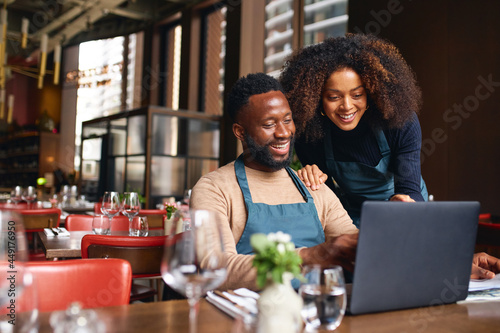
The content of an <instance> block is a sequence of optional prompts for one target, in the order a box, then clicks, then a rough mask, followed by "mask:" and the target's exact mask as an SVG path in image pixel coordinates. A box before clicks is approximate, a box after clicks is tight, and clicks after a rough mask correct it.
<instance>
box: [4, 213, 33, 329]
mask: <svg viewBox="0 0 500 333" xmlns="http://www.w3.org/2000/svg"><path fill="white" fill-rule="evenodd" d="M27 259H28V246H27V240H26V233H25V231H24V227H23V224H22V222H20V221H18V220H17V219H14V218H13V216H12V215H11V214H10V212H8V211H0V314H1V316H0V331H2V332H3V331H4V329H9V328H10V330H12V325H11V324H9V322H8V320H9V319H11V318H10V317H9V314H10V313H11V312H12V311H13V312H14V314H15V313H16V311H17V309H12V308H9V306H11V305H12V304H15V302H16V301H17V299H18V298H19V297H20V296H21V295H22V293H23V289H24V286H25V285H26V284H25V283H24V282H25V279H26V278H27V274H26V268H25V266H24V264H25V262H26V261H27ZM25 275H26V276H25ZM14 307H15V305H14Z"/></svg>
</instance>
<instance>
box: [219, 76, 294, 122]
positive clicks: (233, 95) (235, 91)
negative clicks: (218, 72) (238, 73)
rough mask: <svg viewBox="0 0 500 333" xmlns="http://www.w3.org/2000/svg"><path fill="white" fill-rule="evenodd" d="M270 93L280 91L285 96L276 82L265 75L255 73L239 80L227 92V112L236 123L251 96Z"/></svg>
mask: <svg viewBox="0 0 500 333" xmlns="http://www.w3.org/2000/svg"><path fill="white" fill-rule="evenodd" d="M270 91H281V92H282V93H283V95H284V94H285V92H284V90H283V87H282V86H281V84H280V83H279V82H278V80H276V79H275V78H273V77H272V76H269V75H267V74H264V73H255V74H248V75H247V76H244V77H241V78H239V79H238V81H236V83H235V84H234V86H233V87H232V89H231V91H230V92H229V96H228V99H227V110H228V112H229V116H230V117H231V119H232V120H233V122H236V118H237V116H238V114H239V112H240V111H241V109H242V108H243V107H244V106H245V105H248V100H249V98H250V97H251V96H253V95H260V94H265V93H267V92H270Z"/></svg>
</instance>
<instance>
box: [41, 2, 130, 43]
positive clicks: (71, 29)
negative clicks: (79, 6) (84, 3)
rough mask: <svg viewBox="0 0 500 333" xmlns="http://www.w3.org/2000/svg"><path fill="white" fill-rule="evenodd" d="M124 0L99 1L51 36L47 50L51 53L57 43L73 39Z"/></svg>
mask: <svg viewBox="0 0 500 333" xmlns="http://www.w3.org/2000/svg"><path fill="white" fill-rule="evenodd" d="M123 2H125V1H124V0H101V1H97V2H96V3H95V4H94V6H92V7H91V8H89V9H87V10H85V11H84V12H83V13H82V14H81V15H80V16H78V17H77V18H76V19H74V20H73V21H72V22H70V23H68V24H67V26H66V27H64V28H63V29H62V30H61V31H59V32H58V33H57V34H56V35H54V36H51V37H50V39H49V44H48V48H47V52H48V53H50V52H52V50H54V47H55V45H56V44H59V43H61V44H64V43H65V42H67V41H69V40H71V38H73V37H74V36H76V35H77V34H78V33H80V32H81V31H84V30H87V29H88V26H89V25H90V24H93V23H94V22H96V21H98V20H99V19H101V18H102V17H103V16H105V15H107V13H108V12H109V10H110V9H113V8H115V7H116V6H118V5H120V4H121V3H123Z"/></svg>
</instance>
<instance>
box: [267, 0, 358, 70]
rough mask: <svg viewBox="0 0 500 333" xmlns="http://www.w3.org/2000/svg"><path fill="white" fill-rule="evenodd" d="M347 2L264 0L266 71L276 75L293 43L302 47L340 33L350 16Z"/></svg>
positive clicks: (341, 0)
mask: <svg viewBox="0 0 500 333" xmlns="http://www.w3.org/2000/svg"><path fill="white" fill-rule="evenodd" d="M347 4H348V1H347V0H266V8H265V11H266V23H265V28H266V39H265V50H266V51H265V58H264V69H265V71H266V73H268V74H270V75H273V76H278V75H279V71H280V69H281V66H282V65H283V63H284V61H285V58H286V57H287V56H288V55H290V54H291V53H292V49H293V47H295V45H298V46H300V47H301V46H305V45H310V44H316V43H320V42H322V41H323V40H325V39H326V38H328V37H337V36H343V35H344V34H345V33H346V32H347V21H348V18H349V17H348V15H347ZM297 8H299V9H300V12H297ZM294 27H300V28H299V29H298V30H297V28H296V29H295V30H294Z"/></svg>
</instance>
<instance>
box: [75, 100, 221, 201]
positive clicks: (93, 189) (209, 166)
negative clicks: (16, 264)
mask: <svg viewBox="0 0 500 333" xmlns="http://www.w3.org/2000/svg"><path fill="white" fill-rule="evenodd" d="M220 121H221V118H220V116H214V115H207V114H204V113H201V112H192V111H181V110H179V111H174V110H172V109H168V108H163V107H157V106H150V107H147V108H142V109H137V110H131V111H128V112H124V113H120V114H116V115H112V116H109V117H103V118H98V119H94V120H90V121H87V122H84V123H83V125H82V133H84V136H83V138H82V145H83V150H84V152H83V153H82V162H81V163H82V164H81V167H82V169H81V170H82V184H81V188H82V193H83V194H85V195H87V196H88V197H89V198H90V199H91V200H95V201H97V200H98V199H99V198H100V197H101V196H102V194H103V193H104V191H119V192H124V191H137V192H140V193H141V194H142V195H143V196H144V197H145V198H146V201H147V203H146V204H145V205H143V207H147V208H155V207H156V204H157V203H161V202H163V201H165V200H167V199H169V198H170V197H175V199H176V200H181V199H182V197H183V194H184V191H185V190H186V189H189V188H192V187H193V186H194V185H195V184H196V182H197V181H198V179H200V177H201V176H203V175H204V174H206V173H208V172H210V171H213V170H215V169H216V168H218V166H219V152H220V148H219V145H220V142H219V141H220ZM97 136H98V137H97ZM83 171H84V172H85V174H84V172H83Z"/></svg>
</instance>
